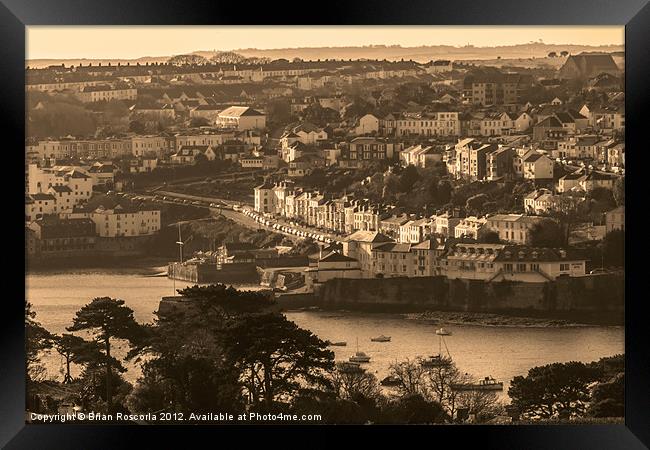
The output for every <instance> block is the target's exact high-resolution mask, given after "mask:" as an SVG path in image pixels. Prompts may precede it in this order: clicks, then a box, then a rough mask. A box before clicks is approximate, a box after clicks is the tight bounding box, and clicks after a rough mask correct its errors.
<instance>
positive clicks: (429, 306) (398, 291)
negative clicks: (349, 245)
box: [306, 274, 625, 322]
mask: <svg viewBox="0 0 650 450" xmlns="http://www.w3.org/2000/svg"><path fill="white" fill-rule="evenodd" d="M624 293H625V280H624V277H623V275H619V274H615V275H614V274H602V275H593V276H585V277H574V278H570V277H560V278H558V279H557V280H555V281H549V282H545V283H524V282H515V281H499V282H486V281H482V280H464V279H455V280H449V279H447V278H445V277H441V276H435V277H415V278H383V279H379V278H376V279H343V278H337V279H333V280H329V281H327V282H325V283H324V284H323V285H322V286H320V287H319V289H318V290H317V291H316V294H315V295H314V300H313V304H314V305H318V306H321V307H323V308H346V309H362V310H375V311H379V310H381V311H418V310H447V311H466V312H491V313H506V312H513V313H521V312H526V313H527V314H530V315H533V316H544V317H550V316H553V317H564V318H581V319H587V320H588V319H593V320H594V321H602V320H601V319H602V318H603V317H605V316H609V318H610V319H611V320H612V322H622V321H623V312H624V307H625V300H624V299H625V296H624ZM306 306H307V305H306Z"/></svg>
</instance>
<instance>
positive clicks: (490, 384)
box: [451, 377, 503, 391]
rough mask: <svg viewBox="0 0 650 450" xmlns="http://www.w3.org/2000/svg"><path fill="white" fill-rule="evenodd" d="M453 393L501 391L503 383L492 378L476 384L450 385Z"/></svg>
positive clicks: (486, 378)
mask: <svg viewBox="0 0 650 450" xmlns="http://www.w3.org/2000/svg"><path fill="white" fill-rule="evenodd" d="M451 389H452V390H454V391H502V390H503V383H502V382H500V381H497V380H495V379H494V378H492V377H485V378H483V379H482V380H480V381H479V382H478V383H463V384H452V385H451Z"/></svg>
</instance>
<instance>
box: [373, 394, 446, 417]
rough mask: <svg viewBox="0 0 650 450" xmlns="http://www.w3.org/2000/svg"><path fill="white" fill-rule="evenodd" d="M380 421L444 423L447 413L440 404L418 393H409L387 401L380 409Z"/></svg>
mask: <svg viewBox="0 0 650 450" xmlns="http://www.w3.org/2000/svg"><path fill="white" fill-rule="evenodd" d="M380 420H381V423H385V424H432V423H444V422H445V421H446V420H447V415H446V414H445V411H444V410H443V408H442V406H440V404H438V403H437V402H434V401H428V400H427V399H426V398H425V397H424V396H422V395H420V394H409V395H405V396H403V397H400V398H398V399H396V400H393V401H391V402H388V403H387V404H386V405H385V406H384V408H382V411H381V419H380Z"/></svg>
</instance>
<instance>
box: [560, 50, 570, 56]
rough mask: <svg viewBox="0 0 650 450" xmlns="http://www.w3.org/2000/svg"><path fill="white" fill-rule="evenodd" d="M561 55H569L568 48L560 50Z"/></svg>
mask: <svg viewBox="0 0 650 450" xmlns="http://www.w3.org/2000/svg"><path fill="white" fill-rule="evenodd" d="M560 55H561V56H563V57H564V56H569V52H568V51H566V50H562V51H561V52H560Z"/></svg>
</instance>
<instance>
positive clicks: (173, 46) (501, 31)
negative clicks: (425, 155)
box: [26, 26, 624, 59]
mask: <svg viewBox="0 0 650 450" xmlns="http://www.w3.org/2000/svg"><path fill="white" fill-rule="evenodd" d="M26 33H27V36H26V46H27V48H26V56H27V59H41V58H47V59H66V58H106V59H108V58H124V59H131V58H139V57H143V56H172V55H179V54H184V53H190V52H193V51H197V50H217V51H226V50H236V49H245V48H258V49H278V48H297V47H342V46H362V45H380V44H383V45H401V46H402V47H416V46H421V45H454V46H463V45H467V44H471V45H474V46H477V47H491V46H498V45H514V44H525V43H528V42H531V41H539V40H540V39H541V40H542V41H543V42H544V43H546V44H578V45H608V44H614V45H623V43H624V27H621V26H580V27H571V26H555V27H552V26H528V27H521V26H499V27H495V26H473V27H459V26H173V27H171V26H122V27H116V26H28V27H27V31H26Z"/></svg>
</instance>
